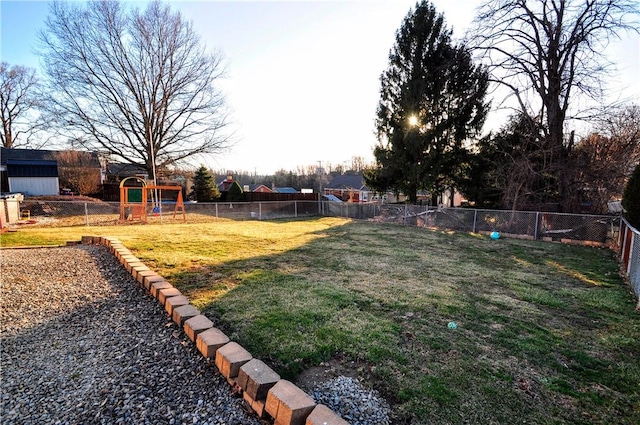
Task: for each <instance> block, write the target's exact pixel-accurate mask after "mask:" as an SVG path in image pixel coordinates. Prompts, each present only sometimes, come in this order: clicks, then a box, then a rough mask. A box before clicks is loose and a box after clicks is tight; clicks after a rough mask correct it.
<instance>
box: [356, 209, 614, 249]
mask: <svg viewBox="0 0 640 425" xmlns="http://www.w3.org/2000/svg"><path fill="white" fill-rule="evenodd" d="M369 218H372V219H374V220H376V221H382V222H395V223H400V224H404V225H407V226H418V227H430V228H437V229H448V230H457V231H463V232H479V233H491V232H494V231H495V232H498V233H500V235H501V236H503V237H512V238H520V239H532V240H539V239H541V240H546V241H561V242H572V241H574V242H576V241H579V242H591V243H592V244H594V245H599V244H602V245H606V244H608V243H610V242H612V241H613V240H614V239H615V237H616V235H617V232H618V227H619V220H620V218H619V217H618V216H610V215H583V214H562V213H543V212H535V211H534V212H532V211H503V210H480V209H478V210H476V209H468V208H434V207H427V206H419V205H384V206H381V207H379V211H377V212H376V215H375V216H371V217H369Z"/></svg>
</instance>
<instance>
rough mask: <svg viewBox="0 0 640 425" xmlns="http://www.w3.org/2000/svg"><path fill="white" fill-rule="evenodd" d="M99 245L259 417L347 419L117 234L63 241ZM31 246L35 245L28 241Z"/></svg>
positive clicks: (288, 421) (280, 422)
mask: <svg viewBox="0 0 640 425" xmlns="http://www.w3.org/2000/svg"><path fill="white" fill-rule="evenodd" d="M79 243H81V244H83V245H103V246H106V247H107V248H108V249H109V251H110V252H111V253H112V254H113V255H114V256H115V257H116V258H117V259H118V261H119V262H120V264H122V266H123V267H124V268H125V269H126V270H127V272H129V273H130V274H131V275H132V276H133V278H134V279H135V280H136V282H138V284H139V285H140V286H142V287H143V288H144V289H145V290H146V292H147V293H148V294H149V295H151V296H153V297H154V298H155V299H156V300H158V302H159V303H160V304H162V305H163V307H164V308H165V310H166V312H167V314H168V315H169V316H170V317H171V319H172V320H173V321H174V322H175V323H176V324H177V325H178V326H180V327H181V328H182V331H183V332H184V333H185V335H187V336H188V337H189V339H190V340H191V341H192V342H193V343H194V344H195V345H196V348H197V349H198V352H200V354H202V356H203V357H205V358H207V359H209V360H213V361H214V363H215V365H216V367H217V368H218V371H219V372H220V374H221V375H222V376H224V377H225V378H226V380H227V382H229V384H230V385H231V387H232V388H233V389H234V391H238V392H239V393H240V394H242V397H243V399H244V401H245V403H246V405H247V407H249V408H250V409H251V410H252V411H253V412H254V413H255V414H256V416H258V417H259V418H261V419H269V420H271V421H272V422H273V424H274V425H348V424H349V423H348V422H347V421H345V420H344V419H342V418H341V417H340V416H339V415H338V414H336V413H335V412H333V411H332V410H331V409H329V408H328V407H327V406H324V405H322V404H316V403H315V402H314V401H313V399H312V398H311V397H310V396H309V395H307V394H306V393H305V392H304V391H303V390H301V389H300V388H298V387H297V386H296V385H295V384H293V383H291V382H289V381H287V380H285V379H281V378H280V375H278V374H277V373H276V372H275V371H273V370H272V369H271V368H270V367H269V366H267V365H266V364H264V363H263V362H262V361H260V360H258V359H254V358H253V356H252V355H251V353H249V352H248V351H247V350H245V349H244V348H243V347H242V346H241V345H240V344H238V343H237V342H234V341H230V340H229V337H227V336H226V335H225V334H224V333H223V332H222V331H221V330H220V329H218V328H216V327H215V326H214V323H213V322H212V321H211V320H209V319H208V318H207V317H206V316H204V315H202V314H201V313H200V311H199V310H198V309H196V308H195V307H194V306H193V305H191V303H190V302H189V299H188V298H187V297H185V296H184V295H182V293H180V291H179V290H178V289H177V288H175V287H173V285H171V284H170V283H169V282H167V281H165V280H164V278H162V276H160V275H158V274H157V273H155V272H154V271H152V270H150V269H149V268H148V267H147V266H146V265H144V263H142V262H141V261H140V259H138V258H137V257H136V256H135V255H133V254H132V253H131V251H129V249H128V248H126V247H125V246H124V245H123V244H122V243H121V242H120V241H119V240H118V239H117V238H113V237H106V236H82V240H81V241H80V242H75V241H70V242H67V245H66V246H73V245H78V244H79ZM31 248H33V247H31Z"/></svg>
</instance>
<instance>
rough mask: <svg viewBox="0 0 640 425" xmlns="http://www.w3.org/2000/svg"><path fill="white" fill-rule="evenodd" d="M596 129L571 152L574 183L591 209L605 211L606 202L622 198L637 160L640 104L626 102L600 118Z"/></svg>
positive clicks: (639, 139)
mask: <svg viewBox="0 0 640 425" xmlns="http://www.w3.org/2000/svg"><path fill="white" fill-rule="evenodd" d="M599 127H600V128H599V132H596V133H592V134H590V135H588V136H587V137H585V138H584V139H582V140H581V141H580V143H579V144H578V145H577V146H576V149H575V150H574V152H573V153H572V159H573V160H574V163H573V167H572V169H573V170H574V172H575V180H574V182H573V186H574V187H576V188H578V189H579V193H578V195H580V197H581V200H582V201H583V202H584V201H588V202H590V203H591V205H592V212H596V213H605V212H607V211H608V207H607V203H608V202H609V201H611V200H612V199H620V198H621V197H622V194H623V191H624V188H625V185H626V184H627V181H628V179H629V177H630V176H631V173H632V172H633V170H634V169H635V167H636V166H637V164H638V163H639V162H640V107H639V106H638V105H629V106H627V107H625V108H622V109H619V110H614V111H612V112H611V113H610V114H608V116H607V117H603V119H602V123H601V125H600V126H599Z"/></svg>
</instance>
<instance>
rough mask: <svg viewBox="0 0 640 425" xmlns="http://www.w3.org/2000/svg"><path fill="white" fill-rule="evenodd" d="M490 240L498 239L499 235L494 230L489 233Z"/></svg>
mask: <svg viewBox="0 0 640 425" xmlns="http://www.w3.org/2000/svg"><path fill="white" fill-rule="evenodd" d="M489 236H491V239H498V238H499V237H500V233H498V232H496V231H495V230H494V231H493V232H491V235H489Z"/></svg>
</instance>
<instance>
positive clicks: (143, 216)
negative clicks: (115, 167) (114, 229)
mask: <svg viewBox="0 0 640 425" xmlns="http://www.w3.org/2000/svg"><path fill="white" fill-rule="evenodd" d="M127 181H130V183H134V184H136V183H137V185H135V186H125V183H126V182H127ZM162 191H171V192H178V195H177V198H176V201H175V207H174V209H173V218H174V219H175V218H176V215H177V214H178V212H180V213H181V214H182V221H183V222H186V221H187V217H186V215H185V212H184V200H183V198H182V188H181V187H180V186H165V185H148V184H147V182H146V181H145V180H144V179H141V178H140V177H127V178H126V179H123V180H122V181H121V182H120V223H124V222H126V221H139V222H142V223H146V222H147V217H148V215H149V214H148V211H149V207H150V206H151V214H153V215H154V216H159V217H160V221H161V222H162ZM149 200H151V205H149Z"/></svg>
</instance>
